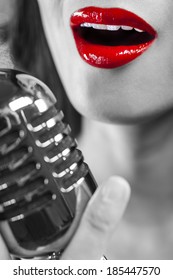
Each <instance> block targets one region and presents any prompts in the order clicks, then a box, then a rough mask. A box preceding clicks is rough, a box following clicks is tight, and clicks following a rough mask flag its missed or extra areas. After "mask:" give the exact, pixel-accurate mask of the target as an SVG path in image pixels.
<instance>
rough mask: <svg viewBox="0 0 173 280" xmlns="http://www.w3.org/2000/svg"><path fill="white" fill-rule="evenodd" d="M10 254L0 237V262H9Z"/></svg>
mask: <svg viewBox="0 0 173 280" xmlns="http://www.w3.org/2000/svg"><path fill="white" fill-rule="evenodd" d="M10 259H11V258H10V254H9V252H8V249H7V246H6V245H5V243H4V241H3V239H2V236H1V235H0V260H10Z"/></svg>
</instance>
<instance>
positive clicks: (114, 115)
mask: <svg viewBox="0 0 173 280" xmlns="http://www.w3.org/2000/svg"><path fill="white" fill-rule="evenodd" d="M111 106H112V105H111ZM111 106H110V107H107V108H110V110H107V108H105V107H104V108H101V107H99V108H98V107H97V108H96V107H91V106H90V107H88V108H86V107H83V106H79V107H78V106H77V107H76V110H77V111H78V112H79V113H80V114H81V115H83V116H84V117H87V118H89V119H92V120H97V121H101V122H104V123H111V124H122V125H138V124H139V125H140V124H144V123H148V122H151V121H154V120H157V119H161V118H162V117H165V116H167V115H173V110H172V106H161V107H159V108H156V107H152V108H151V107H150V108H149V109H148V108H147V107H146V108H144V107H143V108H140V107H139V108H138V109H137V108H136V110H135V109H134V108H128V109H127V107H126V109H124V110H123V108H121V107H119V108H117V109H116V108H115V110H112V108H111ZM115 107H116V106H115Z"/></svg>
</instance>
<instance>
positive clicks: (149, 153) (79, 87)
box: [38, 0, 173, 259]
mask: <svg viewBox="0 0 173 280" xmlns="http://www.w3.org/2000/svg"><path fill="white" fill-rule="evenodd" d="M38 2H39V6H40V11H41V17H42V22H43V26H44V29H45V34H46V37H47V41H48V44H49V47H50V50H51V52H52V56H53V58H54V61H55V65H56V67H57V71H58V73H59V75H60V77H61V79H62V82H63V84H64V87H65V89H66V91H67V94H68V96H69V99H70V100H71V102H72V104H73V105H74V107H75V108H76V109H77V110H78V111H79V112H81V113H82V114H83V115H84V116H86V117H87V118H86V119H84V126H83V135H81V138H80V139H79V143H80V145H81V148H82V150H83V151H84V155H85V154H86V160H87V162H88V163H89V165H90V167H91V170H93V173H94V175H95V177H96V178H97V180H98V182H102V180H103V179H105V177H108V176H110V175H111V174H120V175H121V176H123V177H125V178H126V179H127V180H128V181H129V182H130V184H131V187H132V197H131V200H130V203H129V205H128V209H127V210H128V211H127V212H126V214H125V216H124V218H123V221H122V222H121V225H120V227H119V228H118V230H117V232H116V234H114V236H113V238H112V242H110V246H109V249H108V255H109V257H110V258H113V259H115V258H118V259H121V258H122V259H130V258H132V259H140V258H143V259H163V258H165V259H167V258H172V257H173V251H172V249H171V244H172V238H171V237H170V232H171V231H172V227H173V222H172V218H171V217H172V214H173V210H172V206H171V205H172V202H173V201H172V200H173V199H172V197H173V188H172V183H173V175H172V168H173V152H172V151H173V149H172V148H173V147H172V143H173V142H172V141H173V133H172V125H173V114H172V105H173V98H172V88H173V79H172V73H173V71H172V70H173V69H172V68H173V61H172V59H173V58H172V45H173V36H170V34H172V28H173V18H172V10H173V3H172V0H168V1H164V0H157V1H156V0H155V1H151V0H146V1H127V0H122V1H118V0H110V1H109V3H108V1H107V0H101V1H99V3H98V1H96V0H89V1H87V3H86V0H75V1H74V0H62V1H60V0H59V1H56V0H55V1H52V2H51V3H50V1H48V0H40V1H38ZM86 6H100V7H121V8H124V9H127V10H129V11H131V12H133V13H136V14H137V15H138V16H140V17H142V18H143V19H144V20H145V21H147V22H148V23H149V24H150V25H152V26H153V28H154V29H155V30H156V32H157V34H158V38H157V40H155V42H154V44H152V46H151V47H150V48H149V49H148V50H147V51H146V52H145V53H144V54H143V55H142V56H140V57H139V58H138V59H136V60H135V61H133V62H131V63H130V64H128V65H126V66H124V67H120V68H117V69H111V70H103V69H99V68H95V67H92V66H90V65H88V64H87V63H85V62H84V61H83V60H82V59H81V58H80V56H79V54H78V52H77V49H76V46H75V42H74V39H73V35H72V32H71V29H70V26H69V19H70V16H71V14H72V13H73V12H74V11H76V10H78V9H80V8H83V7H86ZM45 11H46V12H45ZM79 69H80V70H79ZM88 118H89V119H90V120H89V119H88ZM93 119H95V120H97V121H102V122H108V123H111V125H105V124H100V123H98V122H97V121H96V122H94V121H92V120H93ZM117 124H118V126H117ZM129 124H130V125H129ZM88 131H90V133H88ZM91 132H92V133H91ZM117 132H118V133H117ZM91 135H92V136H91ZM103 135H104V136H105V135H106V136H105V138H104V137H103ZM105 139H106V141H107V142H106V143H108V145H105V141H104V140H105ZM94 141H95V142H94ZM105 146H106V147H105ZM117 147H119V149H118V148H117ZM117 150H118V153H117ZM93 151H94V152H93ZM103 159H104V160H103ZM139 237H140V238H139ZM112 248H114V249H113V250H112Z"/></svg>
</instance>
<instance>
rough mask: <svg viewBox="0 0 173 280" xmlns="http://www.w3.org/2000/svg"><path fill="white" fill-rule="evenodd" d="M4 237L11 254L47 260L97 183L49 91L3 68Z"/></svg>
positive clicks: (0, 195) (0, 198)
mask: <svg viewBox="0 0 173 280" xmlns="http://www.w3.org/2000/svg"><path fill="white" fill-rule="evenodd" d="M0 100H1V102H0V233H1V234H2V236H3V238H4V241H5V242H6V244H7V246H8V248H9V251H10V253H11V254H12V255H14V256H17V257H19V258H44V257H45V258H48V256H49V255H51V254H54V253H56V252H60V251H61V250H63V249H64V248H65V247H66V246H67V244H68V242H69V241H70V239H71V238H72V236H73V234H74V232H75V230H76V228H77V226H78V224H79V221H80V219H81V216H82V213H83V211H84V209H85V207H86V205H87V203H88V200H89V199H90V197H91V196H92V194H93V192H94V191H95V189H96V182H95V180H94V178H93V176H92V174H91V172H90V170H89V167H88V165H87V164H86V163H85V162H84V159H83V155H82V153H81V151H80V150H78V149H77V144H76V141H75V140H74V139H73V137H72V136H71V134H70V132H71V130H70V127H69V125H67V124H65V123H64V122H63V113H62V111H60V110H59V109H58V107H57V101H56V99H55V97H54V95H53V93H52V92H51V91H50V89H49V88H48V87H47V86H46V85H45V84H44V83H43V82H41V81H40V80H38V79H36V78H35V77H33V76H30V75H28V74H26V73H22V72H20V71H15V70H10V69H8V70H5V69H1V70H0Z"/></svg>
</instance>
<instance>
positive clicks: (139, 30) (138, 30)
mask: <svg viewBox="0 0 173 280" xmlns="http://www.w3.org/2000/svg"><path fill="white" fill-rule="evenodd" d="M134 29H135V30H136V31H137V32H144V31H143V30H141V29H138V28H134Z"/></svg>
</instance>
